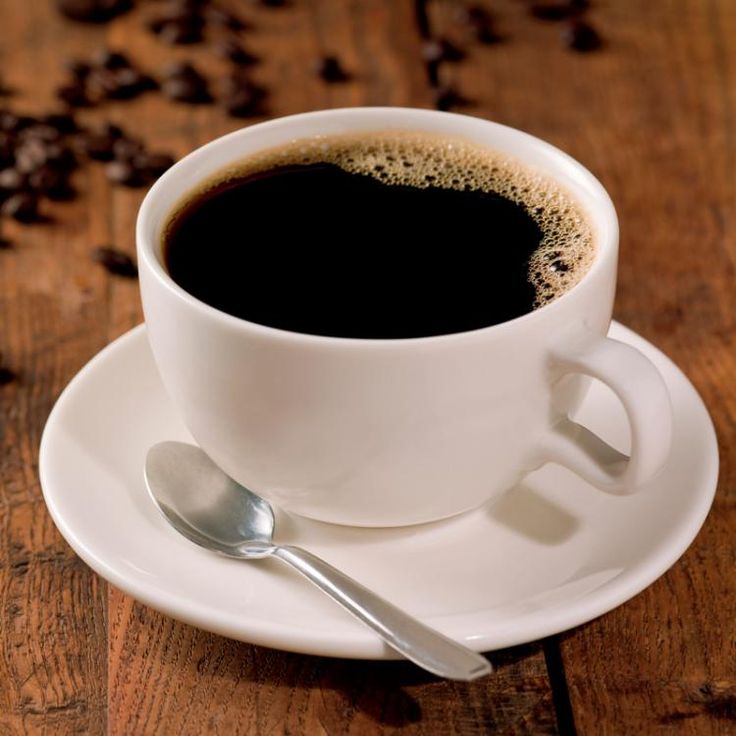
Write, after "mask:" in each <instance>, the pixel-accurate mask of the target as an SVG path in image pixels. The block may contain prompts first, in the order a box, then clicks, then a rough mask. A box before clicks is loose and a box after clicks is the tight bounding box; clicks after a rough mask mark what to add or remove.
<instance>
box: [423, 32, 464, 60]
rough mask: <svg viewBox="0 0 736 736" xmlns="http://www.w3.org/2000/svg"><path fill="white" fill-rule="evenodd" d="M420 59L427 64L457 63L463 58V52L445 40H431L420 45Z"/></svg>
mask: <svg viewBox="0 0 736 736" xmlns="http://www.w3.org/2000/svg"><path fill="white" fill-rule="evenodd" d="M422 57H423V58H424V60H425V61H427V62H433V63H441V62H443V61H448V62H457V61H462V60H463V59H464V58H465V52H464V51H463V50H462V49H460V48H458V47H457V46H456V45H455V44H453V43H452V42H451V41H448V40H447V39H446V38H433V39H430V40H429V41H425V42H424V44H423V45H422Z"/></svg>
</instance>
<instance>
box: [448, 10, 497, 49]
mask: <svg viewBox="0 0 736 736" xmlns="http://www.w3.org/2000/svg"><path fill="white" fill-rule="evenodd" d="M457 15H458V20H459V21H460V23H462V24H464V25H466V26H467V27H468V28H469V29H470V32H471V33H472V35H473V37H474V38H475V40H476V41H478V43H482V44H486V45H490V44H493V43H498V42H499V41H501V40H502V37H501V36H499V34H498V33H497V32H496V29H495V23H494V20H493V16H492V15H491V14H490V13H489V12H488V11H487V10H486V9H485V8H483V7H481V6H479V5H471V6H468V7H460V8H459V9H458V11H457Z"/></svg>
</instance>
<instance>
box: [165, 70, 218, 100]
mask: <svg viewBox="0 0 736 736" xmlns="http://www.w3.org/2000/svg"><path fill="white" fill-rule="evenodd" d="M161 91H162V92H163V93H164V94H165V95H166V96H167V97H168V98H169V99H172V100H176V101H177V102H187V103H189V104H201V103H205V102H210V101H211V100H212V96H211V95H210V92H209V86H208V84H207V80H206V79H205V78H204V77H203V76H202V75H201V74H200V73H199V72H198V71H197V70H196V69H195V68H194V67H193V66H192V65H191V64H188V63H180V64H177V65H175V66H174V67H169V72H168V77H167V78H166V79H165V80H164V81H163V83H162V84H161Z"/></svg>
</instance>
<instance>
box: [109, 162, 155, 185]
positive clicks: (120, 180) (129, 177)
mask: <svg viewBox="0 0 736 736" xmlns="http://www.w3.org/2000/svg"><path fill="white" fill-rule="evenodd" d="M105 175H106V176H107V178H108V179H109V180H110V181H111V182H112V183H113V184H122V185H123V186H126V187H132V188H135V187H142V186H143V185H144V184H145V183H146V177H145V172H143V171H141V170H140V169H138V168H136V167H135V165H134V164H133V162H132V161H126V160H118V159H116V160H115V161H111V162H110V163H109V164H106V165H105Z"/></svg>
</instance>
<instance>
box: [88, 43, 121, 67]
mask: <svg viewBox="0 0 736 736" xmlns="http://www.w3.org/2000/svg"><path fill="white" fill-rule="evenodd" d="M92 61H93V63H94V65H95V66H97V67H100V68H102V69H123V68H125V67H130V66H131V63H130V59H128V57H127V56H126V55H125V54H123V53H121V52H120V51H112V50H111V49H108V48H101V49H99V50H98V51H97V53H96V54H95V55H94V57H93V58H92Z"/></svg>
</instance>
